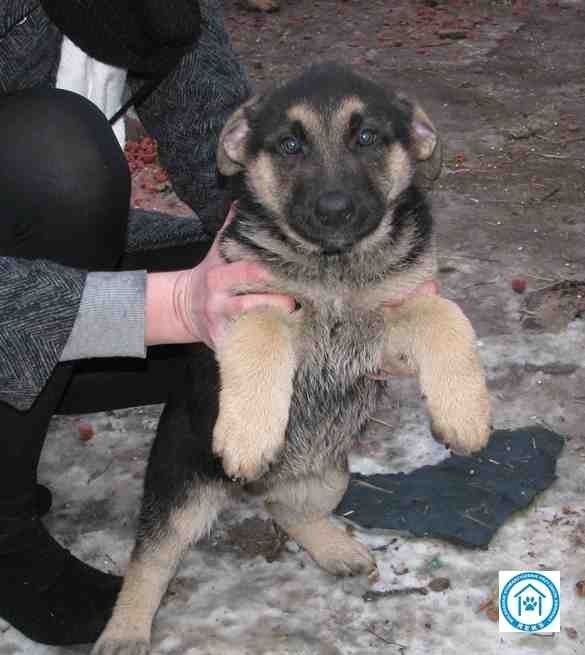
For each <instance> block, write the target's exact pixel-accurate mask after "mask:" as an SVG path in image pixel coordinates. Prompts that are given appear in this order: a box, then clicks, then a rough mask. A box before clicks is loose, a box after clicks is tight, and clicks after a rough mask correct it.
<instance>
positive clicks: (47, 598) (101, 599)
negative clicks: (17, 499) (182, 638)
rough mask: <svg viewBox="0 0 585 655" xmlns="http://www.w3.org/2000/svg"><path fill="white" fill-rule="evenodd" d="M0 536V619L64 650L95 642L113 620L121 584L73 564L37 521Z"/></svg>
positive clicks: (111, 577) (119, 580) (114, 579)
mask: <svg viewBox="0 0 585 655" xmlns="http://www.w3.org/2000/svg"><path fill="white" fill-rule="evenodd" d="M4 525H6V524H4ZM0 527H2V524H1V523H0ZM3 531H4V536H2V534H1V532H0V617H1V618H3V619H5V620H6V621H8V623H10V624H11V625H12V626H13V627H14V628H16V629H17V630H19V631H20V632H22V633H23V634H24V635H25V636H26V637H28V638H29V639H32V640H33V641H37V642H40V643H44V644H49V645H52V646H69V645H73V644H85V643H89V642H93V641H96V640H97V638H98V637H99V635H100V634H101V632H102V630H103V629H104V627H105V626H106V623H107V622H108V620H109V618H110V616H111V614H112V609H113V607H114V603H115V602H116V598H117V596H118V592H119V590H120V587H121V584H122V578H120V577H118V576H115V575H110V574H108V573H103V572H102V571H98V570H97V569H94V568H92V567H91V566H88V565H87V564H84V563H83V562H81V561H80V560H78V559H77V558H75V557H74V556H73V555H72V554H71V553H70V552H69V551H67V550H65V549H64V548H63V547H62V546H60V545H59V544H58V543H57V542H56V541H55V540H54V539H53V538H52V537H51V535H49V533H48V532H47V531H46V530H45V528H44V526H43V525H42V523H41V522H40V521H39V520H38V518H34V519H31V520H30V521H29V522H28V523H27V524H26V525H24V526H21V527H20V528H19V529H18V531H17V532H15V531H13V530H12V529H11V530H10V533H9V534H7V532H8V531H7V530H6V529H4V530H3Z"/></svg>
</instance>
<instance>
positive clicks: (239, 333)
mask: <svg viewBox="0 0 585 655" xmlns="http://www.w3.org/2000/svg"><path fill="white" fill-rule="evenodd" d="M439 149H440V145H439V141H438V137H437V135H436V132H435V128H434V127H433V124H432V123H431V121H430V120H429V118H428V117H427V115H426V114H425V113H424V112H423V110H422V109H421V108H420V107H419V106H418V105H417V104H414V103H412V102H410V101H409V100H408V99H406V98H405V97H403V96H401V95H399V94H395V93H392V92H390V91H387V90H386V89H384V88H382V87H381V86H379V85H378V84H376V83H374V82H372V81H370V80H368V79H364V78H363V77H361V76H359V75H357V74H356V73H354V72H352V71H351V70H349V69H346V68H343V67H339V66H332V65H326V66H320V67H315V68H312V69H310V70H309V71H308V72H306V73H304V74H303V75H301V76H300V77H299V78H298V79H295V80H293V81H292V82H289V83H288V84H285V85H283V86H280V87H278V88H276V89H275V90H273V91H272V92H270V93H268V94H266V95H262V96H257V97H254V98H253V99H251V100H250V101H248V102H247V103H246V104H245V105H244V106H243V107H241V108H240V109H239V110H238V111H236V112H235V114H234V115H233V116H232V117H231V118H230V119H229V120H228V122H227V124H226V126H225V127H224V130H223V132H222V134H221V137H220V144H219V150H218V165H219V168H220V170H221V171H222V173H224V174H225V175H228V176H231V175H242V176H243V183H244V188H245V190H244V192H243V195H242V198H241V200H240V202H239V205H238V209H237V216H236V218H235V219H234V220H233V222H232V223H231V224H230V225H229V226H228V227H227V229H225V231H224V232H223V235H222V239H221V251H222V253H223V255H224V257H225V259H226V260H227V261H236V260H253V261H257V262H261V263H262V264H263V265H264V266H265V267H267V268H268V269H269V270H270V271H271V272H272V274H273V275H274V280H275V281H274V282H273V283H272V284H271V285H270V289H267V288H264V289H262V290H263V291H267V290H274V291H278V292H280V293H287V294H290V295H291V296H293V297H294V298H296V299H297V301H298V304H299V306H300V308H299V309H298V310H297V311H295V312H293V313H292V314H285V313H284V312H282V311H277V310H274V309H257V310H253V311H250V312H248V313H246V314H245V315H243V316H241V317H240V318H239V319H238V320H237V321H235V322H234V324H233V326H232V328H231V329H230V332H229V333H228V336H227V337H226V339H225V340H224V343H223V345H222V346H221V348H220V350H219V351H218V352H217V353H216V357H217V362H218V363H217V364H216V362H215V361H214V358H213V355H212V354H211V353H210V351H207V350H205V349H204V348H202V347H201V348H199V347H198V348H194V349H193V355H192V357H191V360H190V362H189V367H188V373H187V376H186V378H185V380H184V381H183V382H182V385H180V386H179V388H178V389H177V391H176V392H175V393H174V394H173V395H172V397H171V399H170V401H169V403H168V404H167V406H166V407H165V410H164V412H163V415H162V417H161V421H160V425H159V429H158V433H157V437H156V440H155V443H154V445H153V449H152V453H151V456H150V460H149V463H148V469H147V474H146V480H145V490H144V500H143V504H142V511H141V515H140V519H139V528H138V536H137V540H136V546H135V548H134V551H133V554H132V557H131V561H130V564H129V568H128V572H127V574H126V578H125V581H124V586H123V588H122V591H121V592H120V596H119V599H118V602H117V604H116V607H115V610H114V613H113V616H112V619H111V620H110V622H109V624H108V626H107V627H106V629H105V631H104V633H103V634H102V636H101V637H100V639H99V641H98V642H97V644H96V646H95V648H94V651H93V653H94V655H114V654H116V655H139V654H144V653H147V652H148V648H149V642H150V633H151V627H152V621H153V618H154V615H155V613H156V611H157V608H158V606H159V604H160V601H161V598H162V596H163V594H164V593H165V590H166V588H167V585H168V583H169V581H170V579H171V578H172V576H173V575H174V573H175V570H176V568H177V565H178V563H179V561H180V559H181V556H182V554H183V552H184V551H185V549H186V548H187V547H188V546H189V545H190V544H191V543H193V542H195V541H197V540H198V539H200V538H201V537H202V536H203V535H205V534H206V533H207V532H208V531H209V529H210V527H211V525H212V523H213V521H214V520H215V518H216V516H217V514H218V512H219V511H220V510H221V509H222V508H223V507H224V506H225V505H226V503H227V502H228V501H229V499H230V498H232V497H233V496H234V495H236V494H235V492H236V491H242V490H243V491H244V492H248V493H253V494H259V495H261V496H262V497H263V498H264V499H265V501H266V504H267V508H268V510H269V511H270V513H271V514H272V516H273V517H274V520H275V521H276V522H277V524H278V525H280V526H281V527H282V528H283V529H284V530H285V531H286V532H287V533H288V534H289V535H290V536H291V537H292V538H293V539H294V540H296V541H297V542H298V543H299V544H300V545H302V546H303V547H304V548H305V549H306V550H307V551H308V552H309V553H310V555H311V556H312V557H313V559H314V560H315V561H316V562H317V564H319V565H320V566H321V567H323V568H324V569H326V570H327V571H329V572H331V573H333V574H336V575H352V574H361V573H371V572H373V571H374V570H375V566H376V564H375V561H374V559H373V557H372V556H371V555H370V553H369V552H368V550H367V548H366V547H365V546H363V545H362V544H360V543H358V542H357V541H355V540H354V539H352V538H351V537H350V536H349V535H348V534H347V533H346V531H345V530H343V529H340V528H339V527H336V526H334V525H333V524H332V523H330V521H329V515H330V513H331V512H332V510H333V509H334V508H335V507H336V506H337V504H338V503H339V501H340V500H341V498H342V496H343V494H344V492H345V490H346V487H347V484H348V478H349V473H348V465H347V457H348V451H349V450H350V448H351V446H352V443H353V442H354V439H355V438H356V436H357V435H359V434H360V433H361V432H362V431H363V430H364V427H365V425H366V423H367V421H368V418H369V416H371V414H372V413H373V411H374V409H375V406H376V399H377V397H378V392H379V390H380V388H381V387H382V385H383V382H381V381H380V374H379V373H380V370H395V369H400V370H407V371H411V372H414V373H416V374H417V375H418V378H419V381H420V385H421V388H422V393H423V397H424V398H425V400H426V402H427V406H428V409H429V413H430V415H431V420H432V429H433V432H434V433H435V434H436V435H438V437H439V438H440V439H442V440H443V441H444V442H445V443H446V444H447V445H449V446H450V447H451V448H452V449H454V450H456V451H460V452H472V451H475V450H478V449H480V448H482V447H483V446H484V445H485V444H486V442H487V439H488V434H489V402H488V393H487V390H486V386H485V381H484V375H483V372H482V368H481V364H480V361H479V358H478V355H477V352H476V350H475V348H474V339H475V337H474V333H473V330H472V328H471V326H470V324H469V322H468V321H467V319H466V318H465V317H464V315H463V314H462V312H461V311H460V309H459V308H458V307H457V306H456V305H455V304H453V303H452V302H449V301H448V300H445V299H443V298H440V297H436V296H417V295H412V296H410V294H411V293H412V292H413V290H414V289H415V288H416V287H417V286H418V285H420V284H421V283H422V282H424V281H426V280H429V279H432V278H433V277H434V275H435V258H434V252H433V237H432V221H431V213H430V209H429V204H428V202H427V200H426V199H425V195H424V193H423V189H422V187H423V186H424V183H425V182H426V181H428V180H429V179H432V178H433V177H434V176H436V173H437V170H438V168H440V153H439ZM249 290H250V291H258V289H249ZM242 291H244V290H242ZM246 291H248V289H247V290H246ZM401 301H402V302H401ZM220 387H221V391H219V389H220ZM218 396H219V402H218ZM234 479H237V480H239V481H240V482H243V483H244V484H235V483H234Z"/></svg>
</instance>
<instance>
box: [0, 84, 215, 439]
mask: <svg viewBox="0 0 585 655" xmlns="http://www.w3.org/2000/svg"><path fill="white" fill-rule="evenodd" d="M129 200H130V176H129V172H128V167H127V164H126V160H125V158H124V155H123V153H122V150H121V149H120V146H119V144H118V142H117V141H116V139H115V137H114V136H113V133H112V131H111V129H110V127H109V126H108V124H107V122H106V121H105V119H104V117H103V116H102V114H101V112H99V111H98V110H97V109H96V108H95V107H94V106H93V105H92V104H91V103H90V102H89V101H87V100H85V99H84V98H82V97H81V96H78V95H75V94H72V93H69V92H66V91H58V90H54V89H39V90H33V91H27V92H24V93H20V94H17V95H13V96H8V97H3V98H0V203H1V209H0V255H3V256H13V257H22V258H43V259H49V260H53V261H56V262H59V263H61V264H64V265H66V266H71V267H75V268H82V269H86V270H90V271H99V270H132V269H147V270H149V271H161V270H173V269H180V268H186V267H188V266H192V265H195V264H197V263H198V262H199V261H201V259H202V258H203V257H204V255H205V253H206V251H207V249H208V248H209V244H201V245H198V244H195V245H194V244H189V245H188V246H185V247H179V248H177V247H173V248H166V249H165V248H162V249H157V250H151V251H145V252H143V253H133V254H132V255H124V244H125V236H126V227H127V220H128V210H129ZM1 311H10V308H2V309H1ZM181 354H182V347H180V346H158V347H152V348H149V349H148V356H147V358H146V359H145V360H139V359H126V358H111V359H95V360H83V361H80V362H74V363H63V364H59V365H58V366H57V367H56V369H55V372H54V374H53V375H52V377H51V379H50V380H49V381H48V383H47V385H46V387H45V389H44V391H43V393H42V394H41V398H39V400H38V401H37V402H36V403H35V404H34V405H33V407H32V408H31V410H30V411H28V412H18V411H16V410H14V409H13V408H11V407H9V406H8V405H4V404H2V403H0V426H2V433H5V434H10V433H13V434H18V433H22V429H23V428H24V429H25V431H27V430H31V429H33V430H34V431H38V430H41V431H44V430H46V426H47V425H48V421H49V420H50V417H51V415H52V414H53V413H83V412H90V411H100V410H104V409H115V408H119V407H130V406H136V405H143V404H148V403H155V402H163V401H164V400H165V399H166V397H167V394H168V391H169V389H170V387H171V386H172V384H173V381H174V379H175V377H176V374H177V370H178V367H180V366H182V357H181ZM49 399H50V400H49ZM33 425H34V426H35V427H34V428H33V427H32V426H33ZM5 429H6V430H7V431H6V432H5Z"/></svg>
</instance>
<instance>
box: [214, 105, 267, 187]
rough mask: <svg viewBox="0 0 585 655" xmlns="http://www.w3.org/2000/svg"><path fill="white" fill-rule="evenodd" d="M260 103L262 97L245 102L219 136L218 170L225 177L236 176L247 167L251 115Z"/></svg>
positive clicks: (229, 119) (230, 118)
mask: <svg viewBox="0 0 585 655" xmlns="http://www.w3.org/2000/svg"><path fill="white" fill-rule="evenodd" d="M259 102H260V96H254V97H253V98H250V100H248V101H247V102H245V103H244V104H243V105H242V106H241V107H240V108H239V109H237V110H236V111H235V112H234V113H233V114H232V115H231V116H230V117H229V118H228V120H227V122H226V124H225V125H224V127H223V130H222V131H221V134H220V135H219V145H218V147H217V168H218V169H219V172H220V173H222V174H223V175H228V176H229V175H235V174H236V173H239V172H240V171H241V170H243V169H244V168H245V166H246V161H247V152H246V150H247V142H248V135H249V134H250V122H249V114H250V111H251V110H252V108H254V107H256V106H257V105H258V103H259Z"/></svg>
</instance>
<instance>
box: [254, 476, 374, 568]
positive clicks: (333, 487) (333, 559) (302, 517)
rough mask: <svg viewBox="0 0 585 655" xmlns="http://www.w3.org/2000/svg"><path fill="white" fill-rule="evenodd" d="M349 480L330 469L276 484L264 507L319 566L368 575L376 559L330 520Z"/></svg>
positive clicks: (347, 477)
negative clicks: (316, 474)
mask: <svg viewBox="0 0 585 655" xmlns="http://www.w3.org/2000/svg"><path fill="white" fill-rule="evenodd" d="M348 481H349V473H347V472H346V471H341V470H339V469H333V468H331V469H329V470H327V471H325V472H324V474H323V475H322V476H319V477H317V476H314V477H307V478H302V479H299V480H295V481H292V482H289V483H286V484H283V485H282V486H279V487H277V488H276V489H275V490H273V491H272V492H271V493H270V495H269V497H268V499H267V503H266V506H267V508H268V510H269V511H270V513H271V514H272V517H273V518H274V520H275V521H276V522H277V523H278V525H279V526H280V527H281V528H282V529H283V530H284V531H285V532H286V533H287V534H288V535H289V536H290V537H292V538H293V539H294V540H295V541H296V542H297V543H298V544H299V545H300V546H302V547H303V548H304V549H305V550H306V551H307V552H308V553H309V555H311V557H312V558H313V559H314V560H315V562H317V564H318V565H319V566H320V567H321V568H323V569H325V570H326V571H328V572H329V573H333V575H360V574H363V573H367V574H371V573H373V572H375V571H376V562H375V560H374V558H373V557H372V555H371V554H370V552H369V550H368V548H367V547H366V546H364V545H363V544H361V543H359V541H356V540H355V539H353V538H352V537H350V536H349V535H348V534H347V532H346V531H345V530H344V529H342V528H339V527H337V526H335V525H333V524H332V523H331V521H330V515H331V512H332V511H333V510H334V509H335V508H336V507H337V505H338V504H339V502H340V500H341V498H342V497H343V494H344V493H345V490H346V489H347V484H348Z"/></svg>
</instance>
